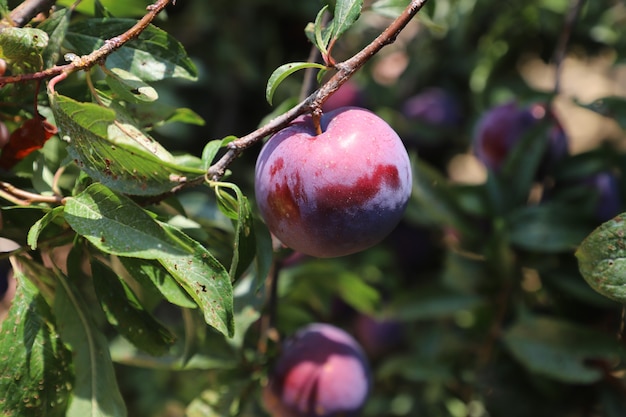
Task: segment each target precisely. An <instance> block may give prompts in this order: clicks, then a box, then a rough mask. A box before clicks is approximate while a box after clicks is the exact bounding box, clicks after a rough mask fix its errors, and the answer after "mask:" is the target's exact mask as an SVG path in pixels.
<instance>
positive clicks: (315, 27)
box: [304, 5, 331, 56]
mask: <svg viewBox="0 0 626 417" xmlns="http://www.w3.org/2000/svg"><path fill="white" fill-rule="evenodd" d="M327 11H328V5H325V6H324V7H322V9H321V10H320V11H319V12H318V13H317V16H316V17H315V23H309V24H308V25H307V27H306V28H305V30H304V33H305V34H306V36H307V38H309V40H310V41H311V43H313V44H314V45H315V46H316V47H317V49H319V51H320V52H321V54H322V56H323V55H325V54H327V53H328V49H327V48H328V42H330V34H331V30H330V29H331V28H329V27H324V21H323V18H324V14H325V13H326V12H327Z"/></svg>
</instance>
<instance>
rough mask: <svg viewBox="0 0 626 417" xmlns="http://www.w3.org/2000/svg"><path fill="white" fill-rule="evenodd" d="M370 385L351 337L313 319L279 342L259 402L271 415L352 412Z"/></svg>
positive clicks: (314, 416)
mask: <svg viewBox="0 0 626 417" xmlns="http://www.w3.org/2000/svg"><path fill="white" fill-rule="evenodd" d="M370 385H371V371H370V368H369V364H368V362H367V358H366V356H365V353H364V352H363V350H362V349H361V347H360V346H359V344H358V343H357V342H356V340H355V339H354V338H353V337H352V336H350V335H349V334H348V333H347V332H345V331H344V330H342V329H340V328H338V327H335V326H333V325H330V324H324V323H313V324H310V325H308V326H305V327H303V328H301V329H300V330H298V331H297V332H296V333H295V334H294V335H293V336H292V337H290V338H289V339H287V340H286V341H285V343H284V345H283V348H282V352H281V354H280V356H279V357H278V359H277V361H276V364H275V366H274V368H273V370H272V372H271V373H270V376H269V381H268V384H267V386H265V387H264V389H263V402H264V404H265V407H266V408H267V410H268V411H269V412H270V413H271V414H272V416H273V417H340V416H341V417H356V416H358V415H359V413H360V410H361V409H362V407H363V405H364V403H365V401H366V400H367V396H368V393H369V390H370Z"/></svg>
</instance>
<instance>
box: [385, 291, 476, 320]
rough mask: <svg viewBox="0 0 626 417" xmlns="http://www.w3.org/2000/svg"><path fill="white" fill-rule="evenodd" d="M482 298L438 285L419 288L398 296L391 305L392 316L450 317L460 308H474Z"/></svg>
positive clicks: (419, 317)
mask: <svg viewBox="0 0 626 417" xmlns="http://www.w3.org/2000/svg"><path fill="white" fill-rule="evenodd" d="M482 303H483V300H482V299H481V298H480V297H479V296H477V295H473V294H464V293H460V292H456V291H450V290H448V289H445V288H441V287H438V286H432V287H429V288H421V289H420V290H419V293H417V294H415V293H411V294H406V296H402V295H401V296H399V297H398V300H397V302H396V303H394V304H393V305H392V306H391V310H392V311H393V313H392V314H393V317H394V318H396V319H398V320H408V321H415V320H428V319H437V318H442V317H450V316H453V315H454V314H456V313H458V312H459V311H461V310H468V309H474V308H476V307H478V306H480V305H481V304H482Z"/></svg>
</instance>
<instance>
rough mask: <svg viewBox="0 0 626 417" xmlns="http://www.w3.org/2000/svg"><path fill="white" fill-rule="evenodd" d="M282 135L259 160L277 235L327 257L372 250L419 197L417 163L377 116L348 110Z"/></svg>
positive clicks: (258, 178)
mask: <svg viewBox="0 0 626 417" xmlns="http://www.w3.org/2000/svg"><path fill="white" fill-rule="evenodd" d="M320 124H321V128H322V133H321V134H320V135H317V134H316V130H315V126H314V123H313V120H312V118H311V116H310V115H305V116H301V117H299V118H297V119H296V120H295V121H294V122H293V123H292V124H291V125H289V126H288V127H286V128H285V129H283V130H281V131H280V132H278V133H277V134H275V135H274V136H273V137H272V138H270V140H269V141H268V142H267V143H266V144H265V146H264V147H263V149H262V150H261V153H260V154H259V157H258V160H257V164H256V172H255V195H256V200H257V204H258V207H259V210H260V213H261V215H262V217H263V219H264V220H265V222H266V223H267V226H268V228H269V230H270V231H271V232H272V233H273V234H274V235H275V236H276V237H277V238H278V239H279V240H280V241H281V242H282V243H283V244H284V245H285V246H288V247H290V248H292V249H294V250H296V251H299V252H302V253H304V254H307V255H312V256H315V257H320V258H329V257H338V256H344V255H349V254H352V253H356V252H359V251H362V250H365V249H367V248H369V247H371V246H374V245H375V244H377V243H379V242H380V241H381V240H382V239H384V238H385V237H386V236H387V235H388V234H389V233H390V232H391V231H392V230H393V229H394V228H395V226H396V225H397V224H398V222H399V221H400V219H401V218H402V215H403V213H404V210H405V208H406V206H407V203H408V200H409V197H410V195H411V186H412V177H411V165H410V161H409V156H408V154H407V152H406V149H405V147H404V144H403V143H402V141H401V139H400V138H399V137H398V135H397V134H396V132H395V131H394V130H393V129H392V128H391V127H390V126H389V125H388V124H387V123H386V122H385V121H384V120H382V119H381V118H379V117H378V116H377V115H375V114H374V113H372V112H370V111H368V110H365V109H362V108H358V107H343V108H339V109H336V110H333V111H330V112H328V113H324V114H323V115H322V117H321V123H320Z"/></svg>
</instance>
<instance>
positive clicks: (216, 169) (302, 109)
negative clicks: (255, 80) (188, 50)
mask: <svg viewBox="0 0 626 417" xmlns="http://www.w3.org/2000/svg"><path fill="white" fill-rule="evenodd" d="M427 1H428V0H411V2H410V3H409V5H408V6H407V7H406V8H405V9H404V11H403V12H402V13H401V14H400V16H398V17H397V18H396V19H395V20H394V21H393V22H391V24H390V25H389V26H387V28H385V30H384V31H383V32H382V33H381V34H380V35H378V36H377V37H376V38H375V39H374V40H373V41H372V42H370V43H369V44H368V45H367V46H365V47H364V48H363V49H361V50H360V51H359V52H357V53H356V54H355V55H354V56H352V57H351V58H349V59H347V60H346V61H343V62H340V63H337V64H336V65H335V69H336V70H337V72H336V73H335V74H334V75H333V76H332V77H331V78H330V79H329V80H328V81H327V82H326V83H324V84H323V85H322V86H321V87H320V88H318V89H317V90H316V91H314V92H313V93H312V94H311V95H309V96H308V97H307V98H305V99H304V100H302V101H301V102H300V103H298V104H297V105H296V106H294V107H292V108H291V109H289V110H288V111H286V112H285V113H283V114H282V115H280V116H278V117H276V118H274V119H272V120H270V121H269V122H268V123H267V124H265V125H264V126H261V127H260V128H259V129H257V130H255V131H253V132H251V133H249V134H247V135H245V136H242V137H241V138H239V139H237V140H235V141H233V142H231V143H229V144H228V150H227V151H226V153H225V154H224V155H223V156H222V157H221V158H220V159H219V160H218V161H217V162H216V163H215V164H213V165H212V166H211V167H209V169H208V171H207V175H206V177H207V178H209V179H211V180H214V181H218V180H219V179H220V178H222V177H223V176H224V174H225V172H226V168H228V166H229V165H230V164H231V163H232V162H233V161H234V160H235V159H236V158H237V157H238V156H239V155H241V153H242V152H243V151H244V150H246V149H247V148H249V147H251V146H252V145H254V144H256V143H257V142H259V141H260V140H262V139H263V138H264V137H266V136H269V135H272V134H274V133H276V132H278V131H279V130H281V129H283V128H284V127H286V126H287V125H288V124H289V123H291V121H293V120H294V119H295V118H296V117H298V116H300V115H302V114H305V113H308V112H311V111H312V110H315V109H319V108H321V107H322V104H323V103H324V101H325V100H326V99H327V98H328V97H329V96H331V95H332V94H333V93H334V92H335V91H337V90H338V89H339V87H341V86H342V85H343V84H344V83H345V82H346V81H348V79H350V77H351V76H352V75H353V74H354V73H355V72H356V71H357V70H358V69H360V68H361V67H362V66H363V65H364V64H365V63H366V62H367V61H368V60H369V59H370V58H372V57H373V56H374V55H375V54H376V53H378V51H380V50H381V49H382V48H383V47H384V46H386V45H389V44H391V43H393V42H394V41H395V40H396V37H397V36H398V34H399V33H400V32H401V31H402V30H403V29H404V28H405V26H406V25H407V24H408V23H409V22H410V21H411V19H413V17H414V16H415V15H416V14H417V12H419V11H420V10H421V8H422V7H423V6H424V5H425V4H426V2H427ZM316 127H317V126H316Z"/></svg>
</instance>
